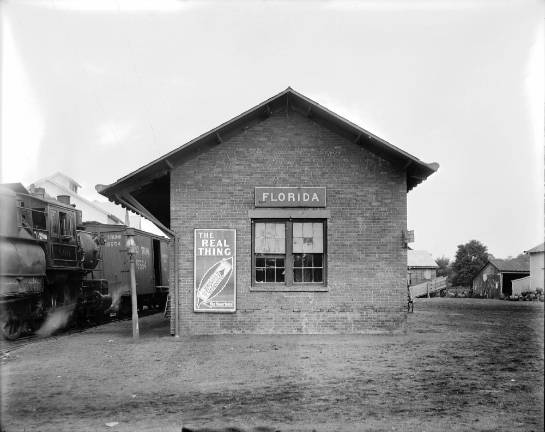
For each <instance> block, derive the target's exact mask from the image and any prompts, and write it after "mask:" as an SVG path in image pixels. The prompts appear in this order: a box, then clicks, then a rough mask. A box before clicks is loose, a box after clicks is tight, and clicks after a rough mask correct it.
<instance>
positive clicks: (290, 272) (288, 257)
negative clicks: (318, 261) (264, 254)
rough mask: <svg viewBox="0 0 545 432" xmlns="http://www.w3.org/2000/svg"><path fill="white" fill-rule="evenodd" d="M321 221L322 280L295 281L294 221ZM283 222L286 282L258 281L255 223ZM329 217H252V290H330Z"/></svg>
mask: <svg viewBox="0 0 545 432" xmlns="http://www.w3.org/2000/svg"><path fill="white" fill-rule="evenodd" d="M294 222H301V223H304V222H315V223H316V222H320V223H321V224H322V230H323V252H322V279H323V281H322V282H294V280H293V279H294V267H293V264H294V253H293V223H294ZM256 223H283V224H284V227H285V228H284V229H285V236H284V238H285V242H286V244H285V254H284V256H285V258H284V266H285V269H286V274H285V277H284V282H256V265H255V264H256V255H257V254H256V252H255V224H256ZM327 264H328V260H327V219H326V218H289V217H287V218H252V219H251V284H250V290H251V291H289V292H296V291H329V288H328V283H327V276H328V272H327Z"/></svg>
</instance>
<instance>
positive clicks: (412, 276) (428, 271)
mask: <svg viewBox="0 0 545 432" xmlns="http://www.w3.org/2000/svg"><path fill="white" fill-rule="evenodd" d="M438 268H439V266H438V265H437V263H436V262H435V260H434V259H433V256H432V255H431V254H430V253H429V252H426V251H423V250H408V251H407V271H408V279H409V285H416V284H419V283H421V282H427V281H430V280H433V279H435V278H437V269H438Z"/></svg>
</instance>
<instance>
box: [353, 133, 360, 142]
mask: <svg viewBox="0 0 545 432" xmlns="http://www.w3.org/2000/svg"><path fill="white" fill-rule="evenodd" d="M360 141H361V134H358V136H356V138H354V144H361V142H360Z"/></svg>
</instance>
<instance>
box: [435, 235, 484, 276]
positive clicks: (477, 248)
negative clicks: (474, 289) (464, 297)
mask: <svg viewBox="0 0 545 432" xmlns="http://www.w3.org/2000/svg"><path fill="white" fill-rule="evenodd" d="M493 257H494V256H493V255H491V254H489V253H488V250H487V247H486V246H485V245H484V244H482V243H481V242H480V241H478V240H471V241H469V242H467V243H466V244H461V245H458V249H457V250H456V256H455V258H454V262H452V263H451V262H450V260H449V259H448V258H446V257H441V258H437V259H436V260H435V262H436V263H437V265H438V266H439V268H438V269H437V276H446V277H447V278H448V281H449V282H450V283H451V284H452V286H469V285H471V281H472V280H473V278H474V277H475V276H476V275H477V273H479V270H481V269H482V268H483V266H484V265H485V264H486V263H487V262H488V258H493Z"/></svg>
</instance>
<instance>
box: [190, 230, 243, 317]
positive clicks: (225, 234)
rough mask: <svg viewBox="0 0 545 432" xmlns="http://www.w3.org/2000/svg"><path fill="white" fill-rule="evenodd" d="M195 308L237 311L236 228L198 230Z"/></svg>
mask: <svg viewBox="0 0 545 432" xmlns="http://www.w3.org/2000/svg"><path fill="white" fill-rule="evenodd" d="M193 262H194V264H193V265H194V269H193V281H194V282H193V284H194V289H193V310H194V311H195V312H235V311H236V293H237V290H236V262H237V260H236V230H234V229H199V228H198V229H195V251H194V261H193Z"/></svg>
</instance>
